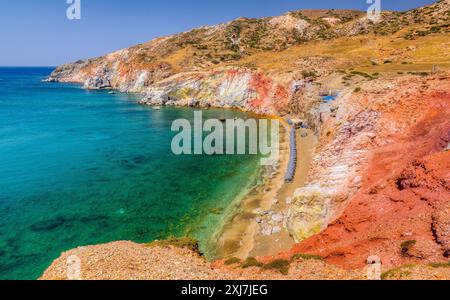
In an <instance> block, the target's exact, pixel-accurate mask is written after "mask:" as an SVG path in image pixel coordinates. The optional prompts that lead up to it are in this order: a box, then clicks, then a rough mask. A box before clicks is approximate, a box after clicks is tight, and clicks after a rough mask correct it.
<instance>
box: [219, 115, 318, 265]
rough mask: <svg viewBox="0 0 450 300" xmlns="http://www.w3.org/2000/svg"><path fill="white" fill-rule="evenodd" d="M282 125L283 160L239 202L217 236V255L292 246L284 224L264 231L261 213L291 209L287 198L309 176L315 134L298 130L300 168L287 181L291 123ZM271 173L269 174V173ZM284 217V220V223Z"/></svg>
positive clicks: (242, 256)
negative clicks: (286, 172)
mask: <svg viewBox="0 0 450 300" xmlns="http://www.w3.org/2000/svg"><path fill="white" fill-rule="evenodd" d="M281 124H283V126H281V127H280V160H279V166H278V168H277V170H276V172H267V171H264V170H263V174H261V177H262V178H263V183H262V184H260V185H258V186H255V187H254V188H253V189H252V190H250V191H249V193H248V194H247V195H245V196H244V198H243V199H242V200H241V201H240V203H238V204H237V205H238V206H237V208H236V209H235V210H234V211H233V214H232V215H231V216H230V217H229V218H228V219H227V221H226V222H225V225H224V226H223V228H222V230H221V231H220V233H218V234H217V235H216V236H215V241H214V242H216V247H217V250H216V253H217V258H231V257H237V258H240V259H245V258H247V257H249V256H265V255H274V254H277V253H279V252H281V251H286V250H290V249H291V247H292V246H293V245H294V240H293V239H292V238H291V237H290V235H289V233H288V231H287V229H286V228H285V226H284V224H280V226H277V230H279V232H273V233H272V234H267V233H266V234H264V233H263V232H262V231H263V228H262V224H258V223H261V221H260V220H261V218H260V217H261V216H262V215H264V214H267V213H270V214H271V215H282V214H283V213H285V212H286V209H287V202H286V201H287V199H288V198H289V197H292V195H293V194H294V192H295V190H296V189H298V188H300V187H302V186H303V185H304V184H305V182H306V180H307V176H308V171H309V167H310V162H311V157H312V152H313V149H314V147H315V140H316V138H315V136H314V134H313V132H312V131H310V130H306V129H300V130H298V131H297V147H298V149H299V150H298V154H297V155H298V157H297V161H298V163H297V169H296V176H295V180H294V182H292V183H285V181H284V175H285V171H286V169H287V165H288V161H289V155H290V153H289V126H288V125H287V124H286V123H284V122H282V123H281ZM268 173H269V174H268ZM284 221H285V220H283V221H282V222H281V223H284Z"/></svg>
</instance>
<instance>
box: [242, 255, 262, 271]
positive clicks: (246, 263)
mask: <svg viewBox="0 0 450 300" xmlns="http://www.w3.org/2000/svg"><path fill="white" fill-rule="evenodd" d="M262 266H263V264H262V263H260V262H259V261H257V260H256V258H254V257H249V258H247V259H246V260H245V261H244V263H243V264H242V265H241V267H242V268H243V269H246V268H250V267H262Z"/></svg>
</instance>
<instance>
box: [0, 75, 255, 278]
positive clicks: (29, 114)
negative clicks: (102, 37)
mask: <svg viewBox="0 0 450 300" xmlns="http://www.w3.org/2000/svg"><path fill="white" fill-rule="evenodd" d="M51 71H52V69H50V68H0V175H1V176H0V279H36V278H37V277H39V276H40V275H41V274H42V272H43V271H44V270H45V268H46V267H48V266H49V265H50V263H51V262H52V261H53V260H54V259H55V258H57V257H58V256H59V255H60V253H61V252H62V251H65V250H69V249H72V248H74V247H78V246H82V245H92V244H99V243H105V242H110V241H116V240H133V241H136V242H149V241H152V240H154V239H160V238H165V237H168V236H170V235H177V236H182V235H192V236H194V237H196V238H199V239H200V240H201V242H202V246H203V248H205V244H206V241H207V240H208V238H210V237H211V235H212V234H213V232H214V230H216V229H217V224H219V223H220V222H221V220H222V219H223V215H220V214H217V209H226V208H227V207H229V206H230V203H231V202H232V201H233V199H235V198H236V197H237V196H238V194H239V193H240V192H242V191H243V190H245V189H246V187H248V186H249V185H251V184H252V182H253V181H254V180H255V178H256V175H257V174H256V173H257V170H258V167H257V166H258V163H259V160H258V157H255V156H203V155H200V156H175V155H173V154H172V152H171V150H170V144H171V139H172V137H173V136H174V135H175V133H172V132H171V130H170V127H171V123H172V121H173V120H174V119H178V118H186V119H190V120H193V116H194V115H193V111H192V110H190V109H177V108H164V109H162V110H153V109H151V108H149V107H144V106H140V105H137V104H136V101H137V100H138V97H137V96H133V95H125V94H120V93H118V94H114V95H113V94H108V92H106V91H86V90H83V89H81V88H80V87H79V86H78V85H73V84H55V83H43V82H41V80H42V78H44V77H45V76H47V75H48V74H49V73H50V72H51ZM203 115H204V117H205V118H209V117H214V118H222V117H224V118H234V117H240V118H246V117H247V115H245V114H243V113H240V112H237V111H222V110H207V111H204V112H203Z"/></svg>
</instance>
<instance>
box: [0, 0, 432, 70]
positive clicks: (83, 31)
mask: <svg viewBox="0 0 450 300" xmlns="http://www.w3.org/2000/svg"><path fill="white" fill-rule="evenodd" d="M433 2H434V1H433V0H382V8H383V9H385V10H407V9H410V8H413V7H418V6H421V5H424V4H430V3H433ZM81 3H82V19H81V20H73V21H70V20H68V19H67V18H66V9H67V7H68V5H67V4H66V0H0V4H1V6H0V66H55V65H59V64H61V63H64V62H70V61H74V60H78V59H84V58H89V57H93V56H99V55H102V54H105V53H108V52H111V51H113V50H117V49H121V48H125V47H128V46H131V45H134V44H138V43H142V42H146V41H149V40H151V39H152V38H155V37H158V36H162V35H167V34H171V33H177V32H181V31H185V30H188V29H191V28H194V27H199V26H203V25H213V24H216V23H220V22H225V21H229V20H232V19H235V18H237V17H244V16H245V17H263V16H274V15H280V14H282V13H284V12H286V11H289V10H295V9H332V8H334V9H344V8H347V9H360V10H366V9H367V7H368V5H367V4H366V0H312V1H311V0H310V1H306V0H220V1H218V0H128V1H126V0H81Z"/></svg>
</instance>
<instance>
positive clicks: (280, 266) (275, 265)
mask: <svg viewBox="0 0 450 300" xmlns="http://www.w3.org/2000/svg"><path fill="white" fill-rule="evenodd" d="M290 264H291V263H290V262H289V261H287V260H285V259H276V260H274V261H272V262H270V263H268V264H266V265H264V266H263V269H264V270H276V271H278V272H280V273H281V274H283V275H287V274H288V273H289V266H290Z"/></svg>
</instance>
